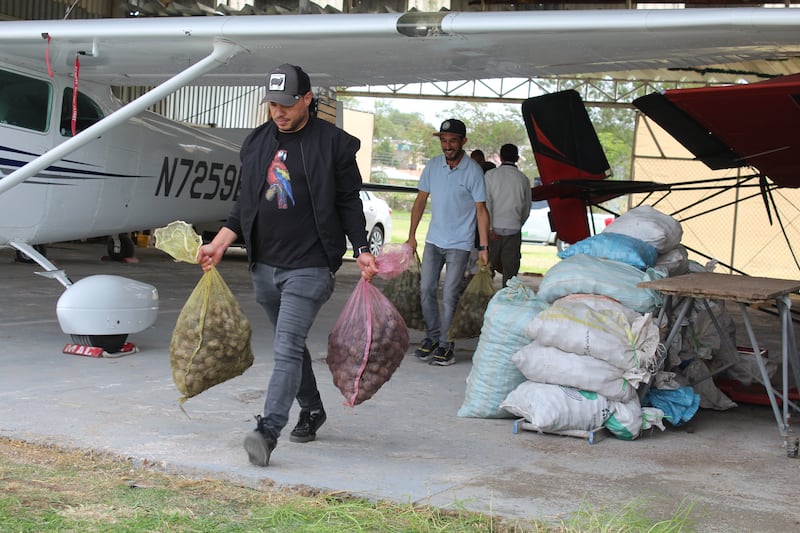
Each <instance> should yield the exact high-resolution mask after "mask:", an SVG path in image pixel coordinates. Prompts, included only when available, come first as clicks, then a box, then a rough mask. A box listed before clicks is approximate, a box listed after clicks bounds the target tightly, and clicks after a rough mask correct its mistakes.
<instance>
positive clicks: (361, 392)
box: [326, 278, 408, 407]
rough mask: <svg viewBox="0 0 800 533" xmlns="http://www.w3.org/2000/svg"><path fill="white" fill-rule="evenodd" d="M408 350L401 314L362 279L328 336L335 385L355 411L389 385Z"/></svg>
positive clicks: (329, 356)
mask: <svg viewBox="0 0 800 533" xmlns="http://www.w3.org/2000/svg"><path fill="white" fill-rule="evenodd" d="M406 350H408V328H407V327H406V323H405V321H404V320H403V317H402V316H400V313H399V312H398V311H397V309H396V308H395V307H394V305H393V304H392V302H390V301H389V300H388V299H387V298H386V297H385V296H384V295H383V294H382V293H381V292H380V291H379V290H378V289H377V288H376V287H375V286H373V285H372V283H370V282H368V281H367V280H366V279H364V278H361V279H360V280H359V282H358V284H357V285H356V287H355V289H353V292H352V294H350V297H349V298H348V300H347V303H346V304H345V306H344V308H343V309H342V312H341V314H340V315H339V318H338V319H337V321H336V324H335V325H334V327H333V330H331V333H330V335H329V336H328V356H327V358H326V362H327V363H328V368H329V369H330V371H331V374H332V375H333V383H334V385H336V387H337V388H338V389H339V390H340V391H341V393H342V395H343V396H344V398H345V402H344V403H345V405H347V406H349V407H353V406H355V405H358V404H360V403H362V402H364V401H366V400H369V399H370V398H372V396H373V395H374V394H375V393H376V392H377V391H378V389H380V388H381V386H383V384H384V383H386V382H387V381H389V378H391V377H392V374H393V373H394V371H395V370H397V367H399V366H400V363H401V362H402V360H403V356H404V355H405V353H406Z"/></svg>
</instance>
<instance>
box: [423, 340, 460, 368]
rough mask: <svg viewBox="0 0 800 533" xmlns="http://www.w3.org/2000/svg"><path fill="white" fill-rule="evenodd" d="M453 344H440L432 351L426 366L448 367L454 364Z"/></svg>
mask: <svg viewBox="0 0 800 533" xmlns="http://www.w3.org/2000/svg"><path fill="white" fill-rule="evenodd" d="M453 348H455V346H454V345H453V343H452V342H451V343H448V344H441V345H439V347H438V348H436V350H434V352H433V355H432V356H431V360H430V362H429V363H428V364H430V365H436V366H450V365H454V364H456V355H455V354H454V353H453Z"/></svg>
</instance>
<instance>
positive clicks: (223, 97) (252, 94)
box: [114, 85, 341, 128]
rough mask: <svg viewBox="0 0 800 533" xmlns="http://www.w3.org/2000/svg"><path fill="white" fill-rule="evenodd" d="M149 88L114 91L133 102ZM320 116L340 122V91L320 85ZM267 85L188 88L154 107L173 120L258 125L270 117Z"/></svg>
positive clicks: (118, 89)
mask: <svg viewBox="0 0 800 533" xmlns="http://www.w3.org/2000/svg"><path fill="white" fill-rule="evenodd" d="M149 89H150V88H149V87H116V88H115V90H114V94H115V95H116V96H117V97H118V98H119V99H120V100H122V101H123V102H130V101H131V100H133V99H135V98H138V97H139V96H141V95H142V94H144V93H145V92H146V91H147V90H149ZM314 94H315V95H316V96H317V98H318V103H319V106H318V116H319V117H320V118H322V119H324V120H327V121H328V122H331V123H333V124H337V125H339V126H341V124H339V123H338V121H337V120H338V119H337V117H338V116H339V114H338V106H337V101H336V94H335V92H334V91H333V90H332V89H327V88H316V89H314ZM263 96H264V87H263V86H261V85H258V86H243V87H184V88H183V89H180V90H178V91H176V92H175V93H173V94H171V95H169V96H168V97H167V98H165V99H164V100H162V101H160V102H159V103H157V104H156V105H154V106H152V107H150V110H151V111H153V112H155V113H158V114H159V115H163V116H165V117H167V118H169V119H172V120H177V121H181V122H187V123H190V124H195V125H202V126H213V127H217V128H254V127H256V126H258V125H259V124H262V123H264V122H265V121H266V120H267V119H268V118H269V108H268V106H266V105H261V99H262V98H263Z"/></svg>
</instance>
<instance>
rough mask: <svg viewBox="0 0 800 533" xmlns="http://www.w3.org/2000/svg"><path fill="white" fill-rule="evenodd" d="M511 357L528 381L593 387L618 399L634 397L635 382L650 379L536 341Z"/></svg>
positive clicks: (645, 373)
mask: <svg viewBox="0 0 800 533" xmlns="http://www.w3.org/2000/svg"><path fill="white" fill-rule="evenodd" d="M511 360H512V361H513V362H514V364H515V365H517V368H519V370H520V372H522V374H523V375H524V376H525V377H526V378H527V379H528V380H529V381H536V382H538V383H551V384H553V385H565V386H567V387H574V388H576V389H581V390H586V391H592V392H596V393H598V394H602V395H603V396H605V397H606V398H608V399H609V400H617V401H620V402H624V401H627V400H630V399H631V398H633V397H634V396H635V395H636V387H637V386H638V384H639V383H641V382H642V381H646V380H647V379H649V373H648V372H646V371H644V370H640V369H630V370H625V371H623V370H620V369H619V368H615V367H614V366H612V365H610V364H608V363H606V362H605V361H601V360H600V359H595V358H594V357H590V356H588V355H577V354H574V353H569V352H565V351H563V350H559V349H558V348H554V347H552V346H542V345H541V344H539V343H538V342H536V341H533V342H532V343H530V344H528V345H527V346H525V347H524V348H522V349H521V350H519V351H518V352H516V353H515V354H514V355H513V356H511Z"/></svg>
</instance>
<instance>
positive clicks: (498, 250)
mask: <svg viewBox="0 0 800 533" xmlns="http://www.w3.org/2000/svg"><path fill="white" fill-rule="evenodd" d="M521 248H522V232H520V231H518V232H517V233H514V234H512V235H498V237H497V239H494V240H490V241H489V263H491V265H492V268H494V267H495V266H496V265H497V266H500V267H501V268H498V270H501V269H502V271H503V287H505V286H506V284H508V280H510V279H511V278H513V277H514V276H516V275H517V274H519V265H520V261H521V259H522V254H521V253H520V249H521Z"/></svg>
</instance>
